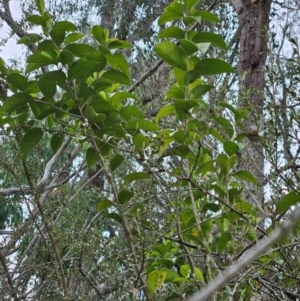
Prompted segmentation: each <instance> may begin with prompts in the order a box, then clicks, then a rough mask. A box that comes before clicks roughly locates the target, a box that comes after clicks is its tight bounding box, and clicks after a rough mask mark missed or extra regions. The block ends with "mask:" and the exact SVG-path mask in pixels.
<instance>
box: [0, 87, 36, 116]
mask: <svg viewBox="0 0 300 301" xmlns="http://www.w3.org/2000/svg"><path fill="white" fill-rule="evenodd" d="M31 101H34V100H33V98H32V97H31V96H30V95H29V94H27V93H22V92H20V93H15V94H13V95H12V96H10V97H8V98H6V100H5V102H4V104H3V106H2V107H0V113H3V112H6V113H10V112H13V111H15V110H16V109H18V108H20V107H22V106H24V105H25V104H27V103H29V102H31Z"/></svg>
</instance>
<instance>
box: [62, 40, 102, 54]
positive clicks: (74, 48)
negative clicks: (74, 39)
mask: <svg viewBox="0 0 300 301" xmlns="http://www.w3.org/2000/svg"><path fill="white" fill-rule="evenodd" d="M64 50H68V51H70V52H72V53H73V54H74V56H77V57H79V58H86V53H88V52H98V50H97V49H95V48H94V47H92V46H90V45H87V44H82V43H74V44H69V45H67V46H66V47H65V49H64Z"/></svg>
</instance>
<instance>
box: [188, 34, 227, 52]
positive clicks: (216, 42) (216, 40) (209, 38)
mask: <svg viewBox="0 0 300 301" xmlns="http://www.w3.org/2000/svg"><path fill="white" fill-rule="evenodd" d="M192 41H193V42H194V43H207V42H209V43H211V45H212V46H215V47H218V48H220V49H223V50H227V45H226V43H225V41H224V40H223V38H222V37H221V36H219V35H217V34H215V33H211V32H199V33H197V34H196V35H194V36H193V39H192Z"/></svg>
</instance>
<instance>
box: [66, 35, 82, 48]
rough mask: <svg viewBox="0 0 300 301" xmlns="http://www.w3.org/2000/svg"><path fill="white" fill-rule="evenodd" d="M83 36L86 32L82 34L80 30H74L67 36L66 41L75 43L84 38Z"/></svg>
mask: <svg viewBox="0 0 300 301" xmlns="http://www.w3.org/2000/svg"><path fill="white" fill-rule="evenodd" d="M83 37H84V34H82V33H80V32H72V33H70V34H68V35H67V36H66V37H65V40H64V43H65V44H66V45H67V44H70V43H73V42H75V41H78V40H80V39H82V38H83Z"/></svg>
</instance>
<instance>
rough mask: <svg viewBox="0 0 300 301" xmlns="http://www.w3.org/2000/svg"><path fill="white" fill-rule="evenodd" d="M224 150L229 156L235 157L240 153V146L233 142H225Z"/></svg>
mask: <svg viewBox="0 0 300 301" xmlns="http://www.w3.org/2000/svg"><path fill="white" fill-rule="evenodd" d="M223 148H224V151H225V152H226V154H227V155H228V156H233V155H235V154H236V153H237V152H239V151H240V148H239V146H238V144H236V143H235V142H233V141H225V142H224V143H223Z"/></svg>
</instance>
